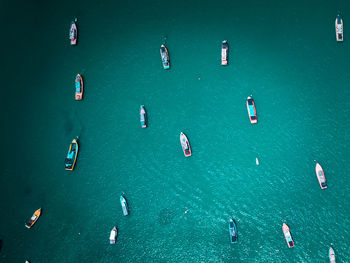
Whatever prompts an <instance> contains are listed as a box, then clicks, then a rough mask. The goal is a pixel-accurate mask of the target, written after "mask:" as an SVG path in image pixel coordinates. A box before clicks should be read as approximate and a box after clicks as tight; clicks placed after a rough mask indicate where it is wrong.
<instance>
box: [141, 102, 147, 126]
mask: <svg viewBox="0 0 350 263" xmlns="http://www.w3.org/2000/svg"><path fill="white" fill-rule="evenodd" d="M146 118H147V115H146V111H145V107H144V106H143V105H141V106H140V123H141V127H142V128H146V127H147V120H146Z"/></svg>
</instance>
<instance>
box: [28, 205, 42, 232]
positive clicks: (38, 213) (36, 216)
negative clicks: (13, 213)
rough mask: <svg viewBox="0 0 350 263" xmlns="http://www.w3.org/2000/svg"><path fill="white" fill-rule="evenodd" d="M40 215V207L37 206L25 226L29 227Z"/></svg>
mask: <svg viewBox="0 0 350 263" xmlns="http://www.w3.org/2000/svg"><path fill="white" fill-rule="evenodd" d="M40 215H41V208H39V209H38V210H36V211H35V212H34V214H33V215H32V217H31V218H30V219H29V220H28V221H27V222H26V223H25V227H26V228H31V227H32V226H33V225H34V224H35V223H36V222H37V221H38V219H39V217H40Z"/></svg>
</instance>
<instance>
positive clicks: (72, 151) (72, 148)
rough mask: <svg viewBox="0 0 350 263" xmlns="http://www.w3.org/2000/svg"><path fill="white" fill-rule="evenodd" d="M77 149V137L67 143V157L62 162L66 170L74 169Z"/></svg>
mask: <svg viewBox="0 0 350 263" xmlns="http://www.w3.org/2000/svg"><path fill="white" fill-rule="evenodd" d="M78 150H79V146H78V141H77V139H73V141H72V143H71V144H70V145H69V149H68V153H67V158H66V160H65V162H64V165H65V168H66V170H69V171H72V170H73V169H74V165H75V162H76V160H77V156H78Z"/></svg>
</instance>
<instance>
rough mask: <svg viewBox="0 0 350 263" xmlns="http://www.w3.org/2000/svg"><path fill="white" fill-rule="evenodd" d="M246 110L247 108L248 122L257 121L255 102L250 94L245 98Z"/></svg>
mask: <svg viewBox="0 0 350 263" xmlns="http://www.w3.org/2000/svg"><path fill="white" fill-rule="evenodd" d="M247 110H248V115H249V119H250V123H257V122H258V118H257V116H256V109H255V103H254V100H253V99H252V97H250V96H249V97H248V98H247Z"/></svg>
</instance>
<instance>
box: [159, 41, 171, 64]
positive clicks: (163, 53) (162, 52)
mask: <svg viewBox="0 0 350 263" xmlns="http://www.w3.org/2000/svg"><path fill="white" fill-rule="evenodd" d="M160 56H161V58H162V64H163V68H164V69H169V68H170V62H169V52H168V49H167V48H166V47H165V46H164V45H161V46H160Z"/></svg>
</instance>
